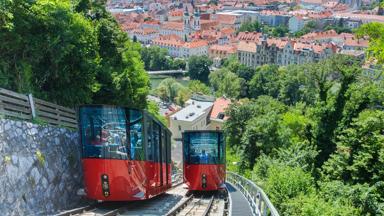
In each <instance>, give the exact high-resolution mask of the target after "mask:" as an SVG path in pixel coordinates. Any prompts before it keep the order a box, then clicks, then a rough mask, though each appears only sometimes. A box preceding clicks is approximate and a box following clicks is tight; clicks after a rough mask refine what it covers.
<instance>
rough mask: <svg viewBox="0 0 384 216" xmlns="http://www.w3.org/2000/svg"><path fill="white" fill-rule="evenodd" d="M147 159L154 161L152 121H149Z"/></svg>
mask: <svg viewBox="0 0 384 216" xmlns="http://www.w3.org/2000/svg"><path fill="white" fill-rule="evenodd" d="M146 124H147V160H149V161H153V159H154V158H153V130H152V129H153V128H152V121H150V120H148V121H147V123H146Z"/></svg>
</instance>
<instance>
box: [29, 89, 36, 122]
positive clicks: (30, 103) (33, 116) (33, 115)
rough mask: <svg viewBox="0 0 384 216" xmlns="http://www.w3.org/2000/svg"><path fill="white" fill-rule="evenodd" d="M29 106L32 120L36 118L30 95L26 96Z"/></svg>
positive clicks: (33, 103)
mask: <svg viewBox="0 0 384 216" xmlns="http://www.w3.org/2000/svg"><path fill="white" fill-rule="evenodd" d="M28 101H29V106H30V107H31V114H32V119H34V118H36V109H35V102H34V101H33V96H32V94H28Z"/></svg>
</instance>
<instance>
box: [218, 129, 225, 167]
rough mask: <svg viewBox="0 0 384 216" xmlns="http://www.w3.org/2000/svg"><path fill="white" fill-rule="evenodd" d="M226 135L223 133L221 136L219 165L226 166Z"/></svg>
mask: <svg viewBox="0 0 384 216" xmlns="http://www.w3.org/2000/svg"><path fill="white" fill-rule="evenodd" d="M224 138H225V137H224V135H223V134H222V133H220V134H219V149H220V150H219V151H220V153H219V157H220V159H219V161H220V162H219V163H221V164H225V140H224Z"/></svg>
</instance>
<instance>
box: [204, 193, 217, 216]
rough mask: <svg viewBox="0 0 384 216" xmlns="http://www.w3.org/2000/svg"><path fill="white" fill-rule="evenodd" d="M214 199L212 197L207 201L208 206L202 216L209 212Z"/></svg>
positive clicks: (206, 215)
mask: <svg viewBox="0 0 384 216" xmlns="http://www.w3.org/2000/svg"><path fill="white" fill-rule="evenodd" d="M214 197H215V196H212V197H211V200H209V203H208V206H207V208H206V209H205V211H204V213H203V216H208V214H209V212H210V211H211V208H212V204H213V200H214V199H215V198H214Z"/></svg>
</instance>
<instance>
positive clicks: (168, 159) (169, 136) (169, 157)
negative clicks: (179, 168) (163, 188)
mask: <svg viewBox="0 0 384 216" xmlns="http://www.w3.org/2000/svg"><path fill="white" fill-rule="evenodd" d="M166 134H167V137H166V138H167V163H168V164H170V163H171V148H172V145H171V134H170V133H169V132H166Z"/></svg>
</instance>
